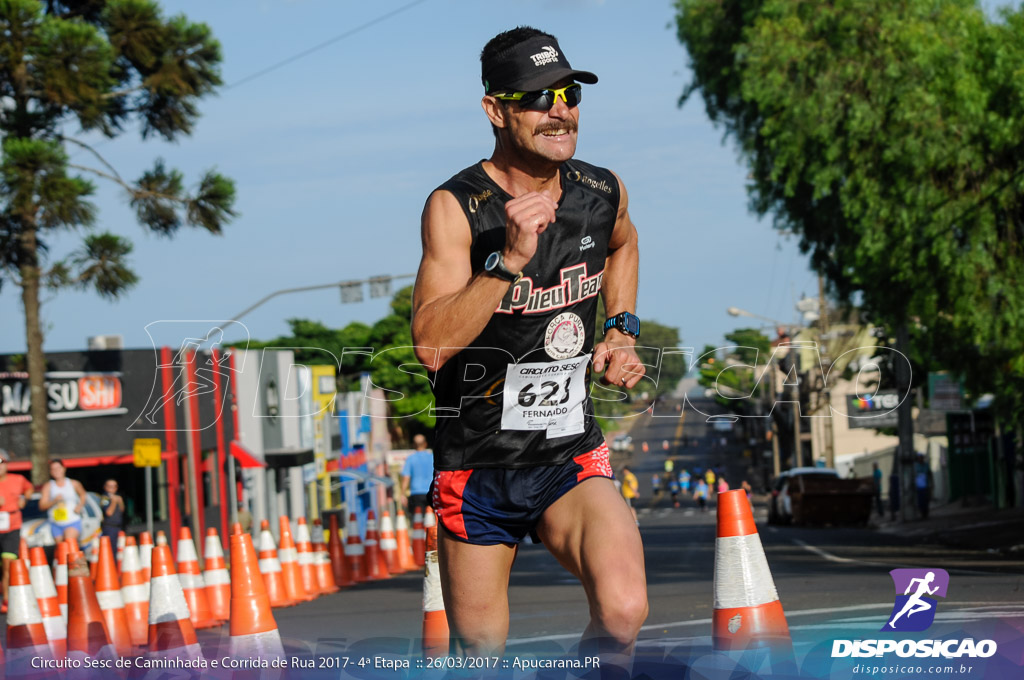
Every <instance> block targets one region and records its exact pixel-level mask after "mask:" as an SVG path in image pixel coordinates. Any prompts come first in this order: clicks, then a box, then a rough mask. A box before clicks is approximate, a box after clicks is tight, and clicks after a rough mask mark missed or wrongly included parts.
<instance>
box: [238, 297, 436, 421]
mask: <svg viewBox="0 0 1024 680" xmlns="http://www.w3.org/2000/svg"><path fill="white" fill-rule="evenodd" d="M390 307H391V313H390V314H388V315H387V316H385V317H383V318H382V319H380V320H378V321H377V322H376V323H374V324H373V326H367V325H366V324H364V323H361V322H358V321H353V322H352V323H350V324H348V325H347V326H345V327H344V328H341V329H332V328H328V327H327V326H325V325H323V324H322V323H320V322H319V321H309V320H306V319H289V320H288V325H289V326H290V327H291V335H287V336H283V337H279V338H275V339H273V340H269V341H266V342H260V341H253V342H250V343H249V344H248V346H247V347H248V349H264V348H274V347H278V348H281V349H292V350H293V351H294V352H295V360H296V362H297V363H300V364H307V365H317V364H320V365H324V364H333V365H334V366H339V362H340V367H339V375H338V389H339V391H342V392H345V391H355V390H358V389H359V379H360V376H361V375H362V374H364V373H369V374H370V380H371V381H372V382H373V384H374V385H375V386H377V387H380V388H381V389H382V390H384V394H385V398H386V399H388V401H389V402H390V403H389V411H390V415H391V417H392V418H394V420H393V421H392V431H393V434H394V435H395V436H396V437H397V438H398V439H399V440H401V441H408V440H411V437H412V435H413V434H416V433H418V432H426V431H428V430H429V429H431V428H433V427H434V418H433V417H432V416H431V415H430V408H431V407H432V406H433V402H434V397H433V394H432V393H431V391H430V383H429V382H428V381H427V377H426V376H427V373H426V370H425V369H424V368H423V367H422V366H421V365H420V363H419V362H418V361H417V360H416V356H415V354H414V353H413V350H412V346H413V345H412V332H411V330H410V326H411V322H412V286H406V287H405V288H402V289H401V290H399V291H397V292H396V293H395V295H394V297H393V298H392V300H391V305H390ZM236 346H238V345H236Z"/></svg>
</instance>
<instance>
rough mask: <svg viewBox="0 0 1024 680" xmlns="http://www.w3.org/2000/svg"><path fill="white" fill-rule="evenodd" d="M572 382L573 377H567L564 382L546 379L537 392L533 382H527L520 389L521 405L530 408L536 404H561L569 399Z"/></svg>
mask: <svg viewBox="0 0 1024 680" xmlns="http://www.w3.org/2000/svg"><path fill="white" fill-rule="evenodd" d="M571 382H572V378H566V379H565V380H563V381H562V382H555V381H554V380H545V381H544V382H542V383H541V384H540V388H539V389H538V390H537V391H536V392H534V391H533V388H534V385H533V383H527V384H526V385H524V386H523V389H521V390H519V405H520V406H522V407H523V408H530V407H532V406H534V405H536V406H560V405H561V404H564V403H565V402H567V401H569V384H570V383H571ZM559 393H561V399H559V398H558V396H559ZM538 399H540V403H539V404H538V403H537V400H538Z"/></svg>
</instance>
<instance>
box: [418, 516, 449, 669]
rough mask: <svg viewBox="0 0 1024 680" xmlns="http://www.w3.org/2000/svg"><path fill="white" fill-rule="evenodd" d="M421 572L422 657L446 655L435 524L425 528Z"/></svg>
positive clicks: (444, 622)
mask: <svg viewBox="0 0 1024 680" xmlns="http://www.w3.org/2000/svg"><path fill="white" fill-rule="evenodd" d="M424 564H425V569H424V572H423V657H424V658H427V659H436V658H438V657H442V656H447V655H448V638H449V630H448V618H447V616H446V615H445V613H444V598H443V597H442V595H441V569H440V567H439V566H438V563H437V526H436V525H435V526H433V527H431V528H429V529H427V540H426V554H425V556H424Z"/></svg>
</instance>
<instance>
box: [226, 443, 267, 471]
mask: <svg viewBox="0 0 1024 680" xmlns="http://www.w3.org/2000/svg"><path fill="white" fill-rule="evenodd" d="M231 455H232V456H234V457H235V458H237V459H238V462H239V463H240V464H241V465H242V467H243V468H261V467H266V464H264V463H261V462H260V461H259V460H258V459H257V458H256V457H255V456H253V455H252V454H251V453H250V452H249V450H248V449H246V448H245V447H244V446H242V444H241V442H237V441H232V442H231Z"/></svg>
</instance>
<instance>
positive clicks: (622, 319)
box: [604, 312, 640, 338]
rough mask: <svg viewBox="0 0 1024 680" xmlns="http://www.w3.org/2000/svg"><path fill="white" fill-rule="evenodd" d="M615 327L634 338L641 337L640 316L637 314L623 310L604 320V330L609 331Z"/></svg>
mask: <svg viewBox="0 0 1024 680" xmlns="http://www.w3.org/2000/svg"><path fill="white" fill-rule="evenodd" d="M612 328H614V329H615V330H617V331H619V332H620V333H625V334H626V335H629V336H632V337H634V338H639V337H640V318H639V317H637V316H636V315H635V314H630V313H629V312H622V313H621V314H616V315H615V316H613V317H610V318H609V319H608V320H607V321H605V322H604V332H605V333H607V332H608V331H609V330H610V329H612Z"/></svg>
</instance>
